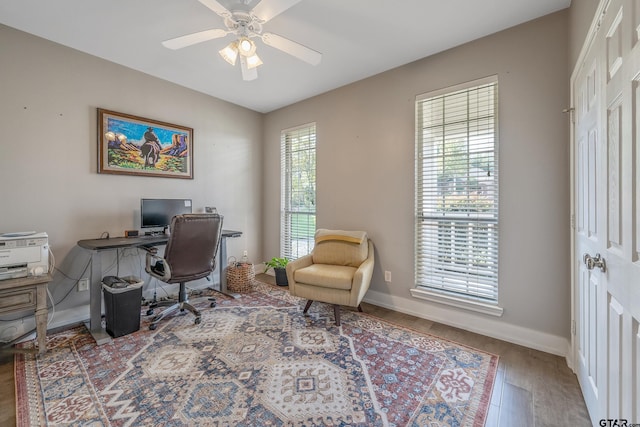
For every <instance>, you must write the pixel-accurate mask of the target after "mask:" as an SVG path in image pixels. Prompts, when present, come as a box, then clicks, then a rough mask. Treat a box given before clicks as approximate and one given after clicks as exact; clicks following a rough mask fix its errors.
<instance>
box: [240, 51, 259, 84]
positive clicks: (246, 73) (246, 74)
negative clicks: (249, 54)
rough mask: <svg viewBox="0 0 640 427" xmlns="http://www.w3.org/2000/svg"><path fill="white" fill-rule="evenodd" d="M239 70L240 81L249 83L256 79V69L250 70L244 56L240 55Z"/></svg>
mask: <svg viewBox="0 0 640 427" xmlns="http://www.w3.org/2000/svg"><path fill="white" fill-rule="evenodd" d="M240 68H241V69H242V80H244V81H251V80H255V79H257V78H258V69H257V68H251V69H250V68H249V66H248V65H247V58H246V57H245V56H244V55H240Z"/></svg>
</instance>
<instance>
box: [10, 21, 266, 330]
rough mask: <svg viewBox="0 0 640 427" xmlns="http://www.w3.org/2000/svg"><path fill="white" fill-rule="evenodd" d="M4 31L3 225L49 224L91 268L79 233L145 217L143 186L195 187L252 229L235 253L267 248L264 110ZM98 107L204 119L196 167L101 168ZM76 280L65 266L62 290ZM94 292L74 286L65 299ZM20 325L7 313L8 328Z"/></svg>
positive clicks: (65, 247) (159, 189) (133, 266)
mask: <svg viewBox="0 0 640 427" xmlns="http://www.w3.org/2000/svg"><path fill="white" fill-rule="evenodd" d="M0 40H2V42H1V43H0V64H1V65H0V72H1V74H0V99H1V100H2V102H0V134H2V140H1V142H0V147H1V150H0V182H1V183H2V185H1V187H0V188H1V190H0V231H17V230H37V231H46V232H48V233H49V242H50V244H51V247H52V249H53V253H54V254H55V258H56V261H57V264H58V266H59V267H60V268H61V269H62V270H63V271H64V272H65V273H66V274H68V275H70V276H71V277H76V278H79V277H81V276H85V277H86V275H87V274H88V273H86V272H84V273H83V271H84V267H85V266H86V264H87V261H88V254H87V253H86V252H85V251H83V250H80V249H79V248H78V247H77V246H75V245H76V241H77V240H79V239H88V238H97V237H99V236H100V235H101V233H102V232H104V231H107V232H109V233H110V235H111V236H121V235H123V231H124V230H125V229H132V228H139V225H140V224H139V209H140V208H139V206H140V198H142V197H151V198H153V197H159V198H172V197H174V198H183V197H184V198H191V199H193V204H194V211H202V210H203V207H204V206H216V207H217V208H218V210H219V212H220V213H222V214H223V215H224V217H225V222H224V226H225V228H231V229H238V230H242V231H243V232H244V235H243V237H241V238H239V239H230V240H229V252H230V255H235V256H237V257H238V258H239V257H240V256H241V255H242V251H243V250H244V249H246V250H248V251H249V255H250V256H251V257H252V258H253V257H256V258H258V260H259V257H260V255H261V254H260V253H259V251H260V250H261V247H260V244H261V243H260V239H261V227H262V224H261V213H260V212H261V199H260V179H261V178H260V177H261V168H262V146H261V138H262V133H261V130H262V115H261V114H258V113H256V112H253V111H250V110H247V109H245V108H241V107H238V106H236V105H233V104H229V103H227V102H223V101H220V100H218V99H215V98H212V97H210V96H206V95H203V94H199V93H196V92H194V91H191V90H188V89H185V88H182V87H180V86H177V85H174V84H170V83H168V82H165V81H162V80H159V79H156V78H152V77H150V76H148V75H146V74H142V73H139V72H136V71H133V70H131V69H127V68H124V67H121V66H119V65H116V64H114V63H111V62H107V61H104V60H101V59H98V58H96V57H92V56H89V55H86V54H83V53H80V52H78V51H75V50H72V49H69V48H66V47H62V46H60V45H57V44H54V43H51V42H48V41H45V40H43V39H40V38H37V37H34V36H31V35H28V34H26V33H22V32H19V31H16V30H14V29H10V28H8V27H5V26H1V25H0ZM212 78H214V77H213V76H212ZM96 108H106V109H110V110H115V111H119V112H123V113H129V114H133V115H137V116H142V117H149V118H152V119H156V120H160V121H166V122H170V123H175V124H179V125H183V126H188V127H191V128H193V129H194V152H195V162H194V174H195V178H194V179H193V180H184V179H167V178H147V177H135V176H121V175H101V174H97V171H96V170H97V161H96V155H97V136H96V134H97V128H96V122H97V118H96V116H97V114H96ZM112 255H113V254H105V258H106V259H103V266H104V268H105V270H106V269H107V268H108V267H109V266H112V265H113V266H115V259H114V258H113V256H112ZM120 255H121V260H120V267H121V271H120V272H121V275H123V274H122V273H126V272H127V270H129V271H128V272H129V273H131V272H133V273H135V274H137V275H140V270H141V268H140V265H139V263H138V261H139V260H138V257H137V256H136V255H135V252H134V251H124V252H121V254H120ZM109 273H110V274H115V268H112V269H111V270H110V272H109ZM142 273H143V272H142ZM73 286H74V283H73V281H71V280H67V279H65V278H64V276H63V275H62V274H60V273H56V274H55V280H54V282H53V283H52V284H51V286H50V290H51V291H52V293H53V295H54V298H55V299H56V300H61V299H62V297H63V296H64V295H65V294H66V293H67V292H69V290H70V289H71V288H73ZM87 301H88V292H84V293H78V292H75V291H74V290H72V291H71V292H70V293H69V296H68V297H67V298H66V300H65V302H64V303H62V304H61V305H60V307H58V311H60V310H61V309H65V308H68V307H73V306H83V307H85V308H86V307H87V306H86V303H87ZM12 332H14V331H13V330H5V328H4V326H3V325H0V339H2V338H3V337H4V336H6V335H9V336H10V335H11V334H12Z"/></svg>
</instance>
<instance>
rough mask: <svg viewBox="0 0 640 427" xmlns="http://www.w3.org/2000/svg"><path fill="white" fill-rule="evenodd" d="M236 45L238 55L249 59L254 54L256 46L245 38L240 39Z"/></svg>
mask: <svg viewBox="0 0 640 427" xmlns="http://www.w3.org/2000/svg"><path fill="white" fill-rule="evenodd" d="M237 43H238V53H240V55H244V56H246V57H247V58H249V57H250V56H253V55H254V54H255V53H256V44H255V43H254V42H253V41H251V40H249V39H248V38H247V37H240V38H239V39H238V41H237Z"/></svg>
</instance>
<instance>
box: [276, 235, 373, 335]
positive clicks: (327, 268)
mask: <svg viewBox="0 0 640 427" xmlns="http://www.w3.org/2000/svg"><path fill="white" fill-rule="evenodd" d="M373 255H374V252H373V243H372V242H371V240H369V239H368V238H367V233H366V232H364V231H343V230H326V229H319V230H317V231H316V235H315V247H314V248H313V251H312V252H311V254H309V255H307V256H304V257H302V258H298V259H297V260H295V261H291V262H290V263H289V264H288V265H287V280H288V281H289V292H290V293H291V295H295V296H298V297H301V298H306V299H308V300H309V301H307V305H306V306H305V308H304V312H305V313H306V312H307V311H308V310H309V307H310V306H311V303H312V302H313V301H321V302H326V303H329V304H333V310H334V314H335V319H336V325H337V326H340V306H341V305H346V306H349V307H358V310H360V311H362V309H361V307H360V302H361V301H362V298H363V297H364V294H365V293H366V292H367V290H368V289H369V285H370V283H371V276H372V275H373V266H374V260H373Z"/></svg>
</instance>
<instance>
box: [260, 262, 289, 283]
mask: <svg viewBox="0 0 640 427" xmlns="http://www.w3.org/2000/svg"><path fill="white" fill-rule="evenodd" d="M288 263H289V260H288V259H287V258H277V257H273V258H271V260H269V261H267V262H265V263H264V272H265V273H266V272H267V271H269V269H270V268H273V271H274V272H275V273H276V285H278V286H289V281H288V280H287V271H286V270H285V267H286V266H287V264H288Z"/></svg>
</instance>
